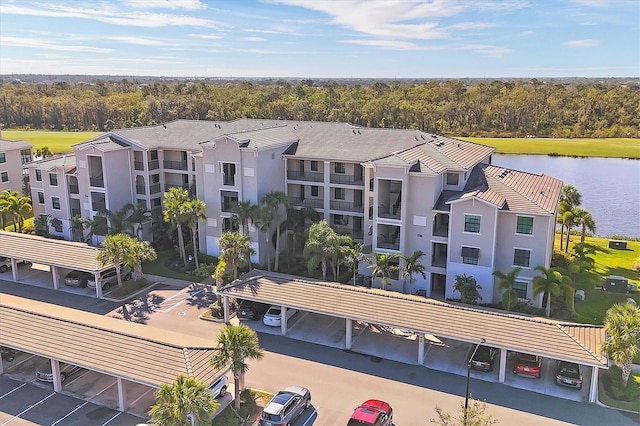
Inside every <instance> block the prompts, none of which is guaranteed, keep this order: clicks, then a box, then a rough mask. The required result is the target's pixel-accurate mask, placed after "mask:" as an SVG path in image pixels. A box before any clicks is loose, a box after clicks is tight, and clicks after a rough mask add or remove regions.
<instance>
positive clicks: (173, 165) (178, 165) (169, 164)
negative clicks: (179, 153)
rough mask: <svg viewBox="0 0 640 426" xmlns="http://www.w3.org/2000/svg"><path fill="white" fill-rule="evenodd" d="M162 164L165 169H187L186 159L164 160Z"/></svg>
mask: <svg viewBox="0 0 640 426" xmlns="http://www.w3.org/2000/svg"><path fill="white" fill-rule="evenodd" d="M162 165H163V167H164V168H165V169H173V170H188V163H187V162H186V161H172V160H164V161H163V162H162Z"/></svg>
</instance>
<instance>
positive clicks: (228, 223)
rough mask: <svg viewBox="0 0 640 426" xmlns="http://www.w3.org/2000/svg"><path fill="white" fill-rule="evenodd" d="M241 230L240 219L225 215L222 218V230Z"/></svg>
mask: <svg viewBox="0 0 640 426" xmlns="http://www.w3.org/2000/svg"><path fill="white" fill-rule="evenodd" d="M238 230H240V226H239V224H238V221H237V220H235V219H234V218H232V217H225V218H223V219H222V232H237V231H238Z"/></svg>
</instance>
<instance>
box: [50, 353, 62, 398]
mask: <svg viewBox="0 0 640 426" xmlns="http://www.w3.org/2000/svg"><path fill="white" fill-rule="evenodd" d="M51 374H52V375H53V390H54V391H56V392H60V391H61V390H62V379H61V378H60V362H58V360H56V359H53V358H52V359H51Z"/></svg>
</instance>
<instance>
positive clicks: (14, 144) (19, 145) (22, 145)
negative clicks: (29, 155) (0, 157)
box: [0, 139, 33, 151]
mask: <svg viewBox="0 0 640 426" xmlns="http://www.w3.org/2000/svg"><path fill="white" fill-rule="evenodd" d="M28 148H33V144H30V143H29V142H27V141H22V140H19V141H9V140H6V139H0V151H12V150H14V149H28Z"/></svg>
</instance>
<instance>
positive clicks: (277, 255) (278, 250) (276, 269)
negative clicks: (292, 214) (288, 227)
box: [273, 224, 280, 272]
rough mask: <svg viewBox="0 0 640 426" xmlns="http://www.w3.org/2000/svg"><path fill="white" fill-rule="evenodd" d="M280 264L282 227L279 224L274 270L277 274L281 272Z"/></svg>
mask: <svg viewBox="0 0 640 426" xmlns="http://www.w3.org/2000/svg"><path fill="white" fill-rule="evenodd" d="M279 262H280V225H279V224H278V232H277V234H276V260H275V265H274V267H273V269H274V270H275V271H276V272H277V271H278V270H279Z"/></svg>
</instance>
